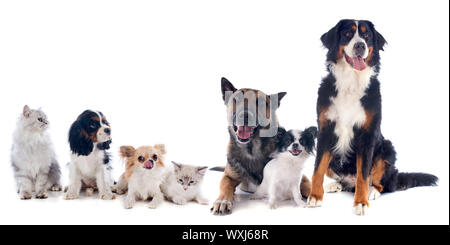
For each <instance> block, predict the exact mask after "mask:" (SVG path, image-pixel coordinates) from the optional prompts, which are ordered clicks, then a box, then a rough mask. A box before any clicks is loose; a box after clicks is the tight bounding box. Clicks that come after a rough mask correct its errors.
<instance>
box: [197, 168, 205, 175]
mask: <svg viewBox="0 0 450 245" xmlns="http://www.w3.org/2000/svg"><path fill="white" fill-rule="evenodd" d="M206 170H208V167H197V173H199V174H200V175H205V173H206Z"/></svg>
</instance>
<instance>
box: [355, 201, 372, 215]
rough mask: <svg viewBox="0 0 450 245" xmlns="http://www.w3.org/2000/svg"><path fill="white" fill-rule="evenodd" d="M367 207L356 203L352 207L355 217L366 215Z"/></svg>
mask: <svg viewBox="0 0 450 245" xmlns="http://www.w3.org/2000/svg"><path fill="white" fill-rule="evenodd" d="M368 208H369V205H367V204H364V203H358V204H356V205H355V206H354V207H353V212H354V213H355V214H356V215H366V214H367V211H368Z"/></svg>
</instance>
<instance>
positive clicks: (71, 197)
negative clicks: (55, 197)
mask: <svg viewBox="0 0 450 245" xmlns="http://www.w3.org/2000/svg"><path fill="white" fill-rule="evenodd" d="M77 198H78V194H75V193H70V192H68V193H67V194H66V195H65V196H64V200H74V199H77Z"/></svg>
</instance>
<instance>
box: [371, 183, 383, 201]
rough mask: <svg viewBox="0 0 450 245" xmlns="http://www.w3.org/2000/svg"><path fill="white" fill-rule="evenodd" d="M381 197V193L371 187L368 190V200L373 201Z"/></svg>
mask: <svg viewBox="0 0 450 245" xmlns="http://www.w3.org/2000/svg"><path fill="white" fill-rule="evenodd" d="M380 196H381V193H380V192H379V191H378V190H377V189H376V188H375V187H373V186H371V187H370V189H369V200H375V199H377V198H379V197H380Z"/></svg>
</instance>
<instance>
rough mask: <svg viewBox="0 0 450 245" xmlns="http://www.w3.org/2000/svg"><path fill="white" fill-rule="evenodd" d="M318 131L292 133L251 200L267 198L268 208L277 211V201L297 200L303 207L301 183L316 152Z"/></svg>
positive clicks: (277, 153)
mask: <svg viewBox="0 0 450 245" xmlns="http://www.w3.org/2000/svg"><path fill="white" fill-rule="evenodd" d="M316 136H317V129H316V128H315V127H310V128H307V129H306V130H304V131H300V130H290V131H288V132H286V134H285V135H284V136H283V139H282V140H281V142H280V145H279V150H278V151H277V152H275V153H274V154H273V159H272V160H271V161H270V162H268V163H267V165H266V166H265V167H264V178H263V181H262V183H261V185H259V186H258V188H257V190H256V192H255V193H254V194H253V196H251V199H261V198H264V197H266V196H267V197H268V199H269V207H270V208H271V209H275V208H276V207H277V201H283V200H290V199H294V201H295V203H296V204H297V205H298V206H300V207H303V206H304V204H305V203H304V202H303V200H302V197H301V194H300V182H301V179H302V176H303V168H304V165H305V161H306V159H308V157H309V156H310V155H311V154H312V152H313V150H314V148H315V141H314V140H315V138H316Z"/></svg>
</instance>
